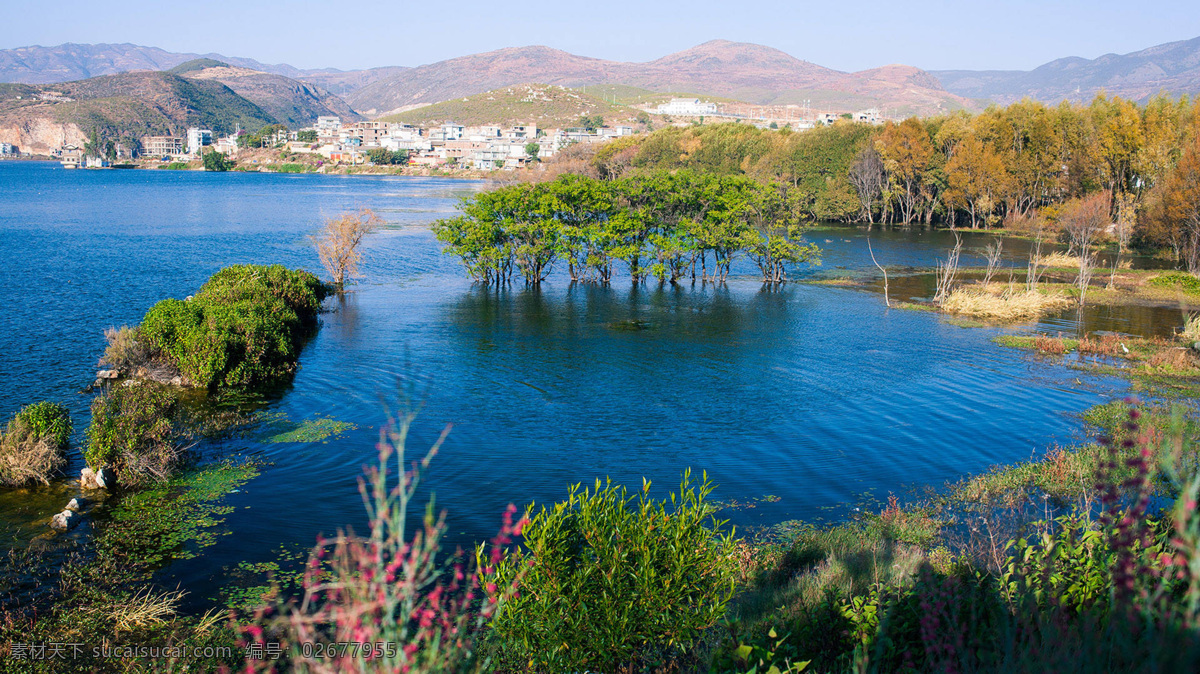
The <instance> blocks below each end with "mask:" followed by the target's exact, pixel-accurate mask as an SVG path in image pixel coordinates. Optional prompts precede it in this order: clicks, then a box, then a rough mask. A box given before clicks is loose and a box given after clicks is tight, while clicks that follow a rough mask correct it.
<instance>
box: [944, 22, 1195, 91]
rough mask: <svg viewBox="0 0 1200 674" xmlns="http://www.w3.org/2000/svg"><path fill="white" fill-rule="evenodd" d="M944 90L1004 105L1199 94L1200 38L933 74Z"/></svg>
mask: <svg viewBox="0 0 1200 674" xmlns="http://www.w3.org/2000/svg"><path fill="white" fill-rule="evenodd" d="M930 74H931V75H933V76H934V77H936V78H937V79H938V81H939V82H941V84H942V86H943V87H945V88H946V90H947V91H950V92H952V93H956V94H958V95H959V96H963V97H967V98H986V99H990V100H993V101H995V102H997V103H1001V104H1006V103H1012V102H1014V101H1017V100H1020V99H1022V98H1025V97H1027V96H1028V97H1030V98H1034V99H1036V100H1039V101H1042V102H1045V103H1051V104H1055V103H1058V102H1060V101H1062V100H1069V101H1075V102H1086V101H1088V100H1090V99H1091V98H1092V97H1094V96H1095V95H1096V94H1097V93H1098V92H1100V91H1105V92H1107V93H1108V94H1110V95H1115V96H1121V97H1122V98H1128V99H1130V100H1134V101H1145V100H1146V99H1147V98H1149V97H1150V96H1153V95H1155V94H1157V93H1158V92H1160V91H1165V92H1167V93H1169V94H1172V95H1180V94H1193V95H1195V94H1198V93H1200V37H1196V38H1192V39H1190V40H1177V41H1175V42H1166V43H1163V44H1158V45H1154V46H1152V47H1147V48H1145V49H1141V50H1138V51H1134V52H1129V53H1127V54H1112V53H1110V54H1103V55H1101V56H1098V57H1096V58H1094V59H1086V58H1082V57H1079V56H1068V57H1064V58H1059V59H1055V60H1053V61H1050V62H1048V63H1044V64H1042V65H1040V66H1038V67H1037V68H1034V69H1033V70H979V71H975V70H934V71H930Z"/></svg>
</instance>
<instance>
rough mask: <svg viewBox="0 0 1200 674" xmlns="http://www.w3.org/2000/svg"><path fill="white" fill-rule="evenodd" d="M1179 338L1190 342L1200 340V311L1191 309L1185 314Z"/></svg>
mask: <svg viewBox="0 0 1200 674" xmlns="http://www.w3.org/2000/svg"><path fill="white" fill-rule="evenodd" d="M1179 338H1180V339H1184V340H1187V341H1189V342H1195V341H1200V313H1197V312H1195V311H1189V312H1187V313H1186V314H1184V315H1183V330H1180V331H1179Z"/></svg>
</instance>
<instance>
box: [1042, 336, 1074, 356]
mask: <svg viewBox="0 0 1200 674" xmlns="http://www.w3.org/2000/svg"><path fill="white" fill-rule="evenodd" d="M1033 346H1034V348H1035V349H1037V350H1038V352H1039V353H1053V354H1058V355H1062V354H1064V353H1067V352H1068V351H1070V350H1071V345H1070V344H1068V343H1067V341H1066V340H1064V339H1063V338H1062V337H1047V336H1046V335H1038V336H1037V337H1035V338H1034V339H1033Z"/></svg>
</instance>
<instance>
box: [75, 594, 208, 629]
mask: <svg viewBox="0 0 1200 674" xmlns="http://www.w3.org/2000/svg"><path fill="white" fill-rule="evenodd" d="M185 594H187V593H186V592H184V591H182V590H174V591H167V592H161V593H158V594H155V593H154V592H153V591H152V590H151V589H150V588H144V589H142V590H139V591H138V592H137V593H136V594H134V595H133V596H132V597H130V598H129V599H127V600H126V601H124V602H123V603H120V604H113V605H105V606H95V607H92V608H89V609H86V610H87V611H89V612H91V613H96V614H101V615H103V616H106V617H109V618H111V619H112V621H113V625H114V627H115V628H116V630H117V631H118V632H128V631H131V630H134V629H141V628H146V627H153V626H155V625H163V624H165V623H166V622H167V621H169V620H170V619H172V618H174V617H175V608H176V607H177V606H178V605H179V601H180V600H181V599H183V597H184V595H185Z"/></svg>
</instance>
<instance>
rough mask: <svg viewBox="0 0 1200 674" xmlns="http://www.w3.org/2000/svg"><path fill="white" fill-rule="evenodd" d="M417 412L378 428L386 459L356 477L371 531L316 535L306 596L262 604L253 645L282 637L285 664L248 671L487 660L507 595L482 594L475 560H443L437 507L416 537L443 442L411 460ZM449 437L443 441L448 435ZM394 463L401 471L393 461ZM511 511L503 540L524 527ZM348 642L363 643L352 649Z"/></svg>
mask: <svg viewBox="0 0 1200 674" xmlns="http://www.w3.org/2000/svg"><path fill="white" fill-rule="evenodd" d="M412 419H413V416H412V415H411V414H410V415H407V416H404V417H401V418H400V419H399V420H395V421H393V423H389V424H388V425H387V426H386V427H385V428H384V429H383V430H381V432H380V442H379V445H378V448H379V464H378V467H376V468H373V469H371V470H370V471H369V472H368V475H367V478H366V479H365V480H360V481H359V489H360V491H361V492H362V495H363V502H364V504H366V506H367V514H368V516H369V521H370V526H371V531H370V534H368V535H366V536H356V535H354V534H353V533H350V532H342V533H339V534H338V535H337V536H336V537H335V538H332V539H323V540H320V541H318V543H317V546H316V547H315V548H314V549H313V551H312V553H311V554H310V556H309V561H308V565H307V567H306V572H305V574H304V577H303V580H302V582H301V597H300V598H299V599H298V600H291V601H288V600H287V599H285V598H284V596H283V593H281V592H275V593H274V595H275V604H274V605H273V606H269V607H265V608H263V609H260V610H259V611H258V613H257V614H256V615H255V616H254V619H253V620H252V621H251V622H250V623H249V624H247V625H245V626H244V627H243V628H242V634H243V638H244V644H245V645H246V646H247V647H248V648H262V647H265V645H266V644H267V643H278V644H281V646H282V649H283V652H284V657H283V659H282V660H281V661H278V662H273V661H254V660H250V661H248V662H247V671H276V668H277V667H279V668H282V669H283V670H284V671H296V672H345V671H359V672H362V671H366V672H455V671H479V670H481V669H483V668H484V665H485V664H486V661H485V659H483V658H481V656H480V653H479V649H478V646H479V641H480V636H481V634H482V631H483V630H484V628H485V626H486V623H487V619H488V618H489V617H490V616H491V615H492V613H493V612H494V611H495V609H496V607H497V606H498V605H499V604H500V603H501V602H502V601H504V598H505V595H504V593H499V594H494V595H488V596H486V597H485V596H482V593H481V592H480V589H479V577H478V574H477V573H476V570H475V569H474V568H473V567H472V566H471V565H470V563H469V561H470V560H468V559H464V558H463V557H462V556H460V555H454V556H453V558H451V559H450V560H449V562H447V560H445V559H440V558H439V551H440V548H441V539H442V536H443V535H444V534H445V531H446V525H445V521H444V518H435V516H434V514H433V504H432V502H431V503H430V504H429V507H428V508H427V509H426V512H425V519H424V526H423V528H422V529H421V530H420V531H417V532H416V533H415V534H413V535H411V536H410V535H409V533H408V529H407V517H408V510H409V506H410V504H411V503H412V500H413V496H414V494H415V493H416V489H417V484H418V481H419V479H420V476H421V472H422V471H423V470H424V469H425V468H426V467H428V465H429V462H430V461H431V460H432V459H433V457H434V456H435V455H436V453H437V450H438V447H439V446H440V445H441V439H439V440H438V442H437V444H435V445H434V447H433V448H432V449H431V450H430V451H429V453H428V454H427V455H426V456H425V458H424V459H423V460H422V461H421V462H420V463H419V464H418V463H417V462H414V463H413V465H412V467H411V469H410V468H408V467H406V465H405V454H404V448H405V441H406V438H407V435H408V429H409V426H410V424H411V422H412ZM442 438H443V439H444V438H445V434H443V436H442ZM393 459H394V460H395V469H394V474H393V472H392V470H393V469H392V468H391V467H390V465H389V464H390V462H391V461H392V460H393ZM514 510H515V508H511V507H510V510H509V513H508V514H507V515H506V517H505V523H504V527H503V529H502V530H501V532H500V534H499V536H498V537H497V538H496V540H495V541H494V545H495V546H497V552H496V554H500V551H499V547H500V546H504V545H507V544H508V543H510V542H511V536H512V535H514V534H519V533H520V531H521V527H522V525H523V524H524V521H521V522H517V523H515V524H514V523H513V522H512V520H511V515H512V512H513V511H514ZM347 642H350V643H355V644H360V645H364V646H363V647H362V648H353V649H350V648H346V647H344V646H342V645H340V644H345V643H347Z"/></svg>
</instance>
